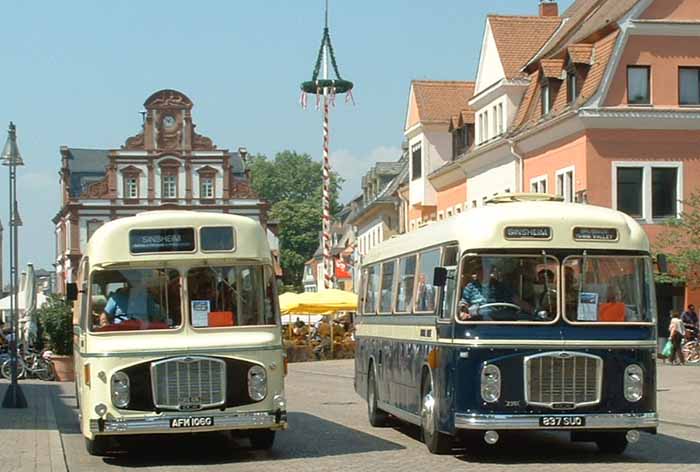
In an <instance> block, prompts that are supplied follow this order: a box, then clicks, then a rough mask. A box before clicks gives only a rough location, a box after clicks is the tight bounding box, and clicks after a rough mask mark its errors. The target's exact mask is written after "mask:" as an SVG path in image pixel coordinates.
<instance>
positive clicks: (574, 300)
mask: <svg viewBox="0 0 700 472" xmlns="http://www.w3.org/2000/svg"><path fill="white" fill-rule="evenodd" d="M652 283H653V274H652V273H651V268H650V264H649V261H648V259H647V258H643V257H635V256H573V257H569V258H567V259H566V260H565V261H564V308H565V313H566V317H567V319H569V320H570V321H574V322H580V323H625V322H637V323H639V322H642V323H645V322H651V321H653V318H652V308H651V307H652V300H651V284H652Z"/></svg>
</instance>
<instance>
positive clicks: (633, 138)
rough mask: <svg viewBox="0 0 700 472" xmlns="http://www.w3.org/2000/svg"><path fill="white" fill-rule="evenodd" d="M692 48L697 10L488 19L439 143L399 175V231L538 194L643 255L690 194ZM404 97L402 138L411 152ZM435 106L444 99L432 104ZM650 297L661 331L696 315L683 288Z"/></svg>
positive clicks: (698, 106)
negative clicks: (469, 89) (469, 76)
mask: <svg viewBox="0 0 700 472" xmlns="http://www.w3.org/2000/svg"><path fill="white" fill-rule="evenodd" d="M533 4H534V0H533ZM535 6H536V5H533V7H535ZM699 37H700V2H697V1H696V0H601V1H596V2H591V1H587V0H576V1H575V2H574V3H573V4H572V5H571V6H570V7H569V8H568V9H567V10H566V11H564V12H562V13H560V12H559V9H558V6H557V3H556V2H553V1H545V0H541V1H540V2H539V14H537V15H533V16H500V15H490V16H489V17H487V19H486V24H485V28H484V37H483V41H482V47H481V57H480V60H479V67H478V72H477V77H476V81H475V84H474V89H473V94H472V95H471V96H470V97H469V98H466V99H463V100H462V101H461V108H460V107H457V106H454V108H453V110H457V109H459V110H458V111H452V114H451V118H450V122H449V125H448V127H447V131H446V133H451V134H452V140H451V141H449V140H448V139H447V137H446V135H445V134H443V135H442V136H443V137H442V138H440V139H439V141H440V142H441V143H443V144H442V145H441V146H429V147H428V148H427V150H424V149H426V148H425V146H423V147H422V149H421V150H422V153H420V154H416V157H417V160H420V162H412V164H411V169H412V174H411V185H409V186H407V187H406V188H405V189H404V191H405V193H406V198H407V199H408V201H409V203H410V209H409V212H410V214H411V224H409V226H408V230H409V231H410V230H413V229H415V228H416V227H418V226H419V225H420V224H422V223H424V222H425V221H426V220H427V221H430V220H436V219H440V218H441V217H442V218H447V217H449V216H450V215H454V214H456V213H457V211H456V208H458V207H459V206H460V205H459V204H460V203H461V211H464V210H466V209H468V208H470V207H476V206H480V205H482V204H483V202H484V201H485V200H486V199H488V198H489V197H491V196H492V195H494V194H497V193H503V192H539V193H552V194H556V195H558V196H560V197H562V198H563V199H565V200H566V201H570V202H579V203H587V204H594V205H600V206H605V207H610V208H614V209H617V210H620V211H623V212H626V213H628V214H629V215H631V216H633V217H634V218H635V219H637V220H638V221H639V222H640V223H641V224H642V225H643V227H644V228H645V230H646V232H647V233H648V235H649V237H650V239H651V241H652V244H654V243H655V242H656V241H657V238H658V235H659V233H660V232H661V231H662V230H663V228H664V223H665V222H666V221H668V220H669V219H670V218H675V217H678V216H681V215H682V213H683V201H684V200H685V199H687V198H688V197H689V196H690V195H691V194H692V193H694V192H697V191H699V190H700V182H699V180H700V179H699V177H700V147H698V145H697V143H698V140H699V138H700V133H699V132H700V120H699V119H698V118H700V41H699V40H698V39H700V38H699ZM415 86H416V82H414V85H413V87H412V91H411V94H410V95H409V111H408V117H409V118H408V119H407V126H406V136H407V138H409V139H410V140H411V142H413V141H421V142H422V141H423V139H424V138H423V137H418V135H417V134H416V130H417V129H418V126H417V125H416V124H415V123H417V122H418V120H417V119H411V117H412V116H414V117H418V116H419V112H420V104H419V103H416V100H414V96H415V88H416V87H415ZM448 96H449V93H448V92H445V88H443V91H442V92H441V93H438V94H436V96H434V97H433V99H432V101H433V102H434V103H447V101H448V98H447V97H448ZM441 115H442V116H443V117H444V116H445V115H448V112H447V106H445V107H444V111H443V112H442V113H441ZM470 119H471V122H472V123H473V131H471V134H470V131H468V128H466V127H468V126H469V121H470ZM462 128H466V129H462ZM469 136H471V137H472V141H467V143H465V139H466V140H468V139H469ZM431 141H435V139H431ZM449 142H451V143H454V144H453V145H452V149H450V146H449V145H448V143H449ZM455 148H460V149H462V152H456V151H455ZM412 157H413V156H412ZM415 169H420V170H421V172H420V175H421V177H419V178H418V179H416V177H415V175H416V172H415ZM426 170H427V172H425V171H426ZM419 179H420V180H419ZM414 180H419V182H418V183H417V184H416V185H414ZM455 205H457V207H456V206H455ZM656 249H660V250H663V248H656ZM657 291H658V293H659V297H658V302H659V313H660V314H661V315H662V319H661V320H660V332H662V331H663V330H664V329H665V327H666V323H667V313H668V311H669V310H670V309H672V308H673V309H680V308H682V307H683V306H684V305H687V304H688V303H695V304H698V303H700V291H698V290H694V289H692V288H691V287H687V288H686V287H672V286H663V285H661V286H659V287H658V290H657Z"/></svg>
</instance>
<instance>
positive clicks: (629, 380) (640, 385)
mask: <svg viewBox="0 0 700 472" xmlns="http://www.w3.org/2000/svg"><path fill="white" fill-rule="evenodd" d="M624 389H625V398H626V399H627V401H629V402H638V401H639V400H641V399H642V397H643V396H644V371H643V370H642V368H641V367H640V366H639V365H637V364H630V365H628V366H627V368H626V369H625V382H624Z"/></svg>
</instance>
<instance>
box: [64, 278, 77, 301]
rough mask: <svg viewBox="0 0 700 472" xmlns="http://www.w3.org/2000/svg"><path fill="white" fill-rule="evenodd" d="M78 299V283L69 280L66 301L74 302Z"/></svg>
mask: <svg viewBox="0 0 700 472" xmlns="http://www.w3.org/2000/svg"><path fill="white" fill-rule="evenodd" d="M77 299H78V284H76V283H75V282H68V283H67V284H66V301H69V302H74V301H76V300H77Z"/></svg>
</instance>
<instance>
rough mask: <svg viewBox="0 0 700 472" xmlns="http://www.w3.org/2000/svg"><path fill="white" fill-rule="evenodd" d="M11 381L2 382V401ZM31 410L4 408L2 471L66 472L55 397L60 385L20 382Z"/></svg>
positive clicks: (0, 446) (0, 447) (0, 413)
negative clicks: (57, 423)
mask: <svg viewBox="0 0 700 472" xmlns="http://www.w3.org/2000/svg"><path fill="white" fill-rule="evenodd" d="M7 386H8V382H7V381H6V380H4V379H3V380H0V400H1V399H2V398H4V397H5V391H6V390H7ZM20 386H21V388H22V392H23V393H24V396H25V398H26V399H27V403H28V404H29V407H28V408H26V409H17V410H15V409H5V408H0V472H5V471H7V472H25V471H37V472H38V471H42V472H43V471H51V472H66V471H67V468H66V462H65V459H64V457H63V446H62V444H61V434H60V432H59V430H58V426H57V425H56V415H55V413H54V409H53V398H54V396H55V395H58V394H59V393H60V387H59V385H58V384H57V383H53V382H41V381H38V380H25V381H21V382H20Z"/></svg>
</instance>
